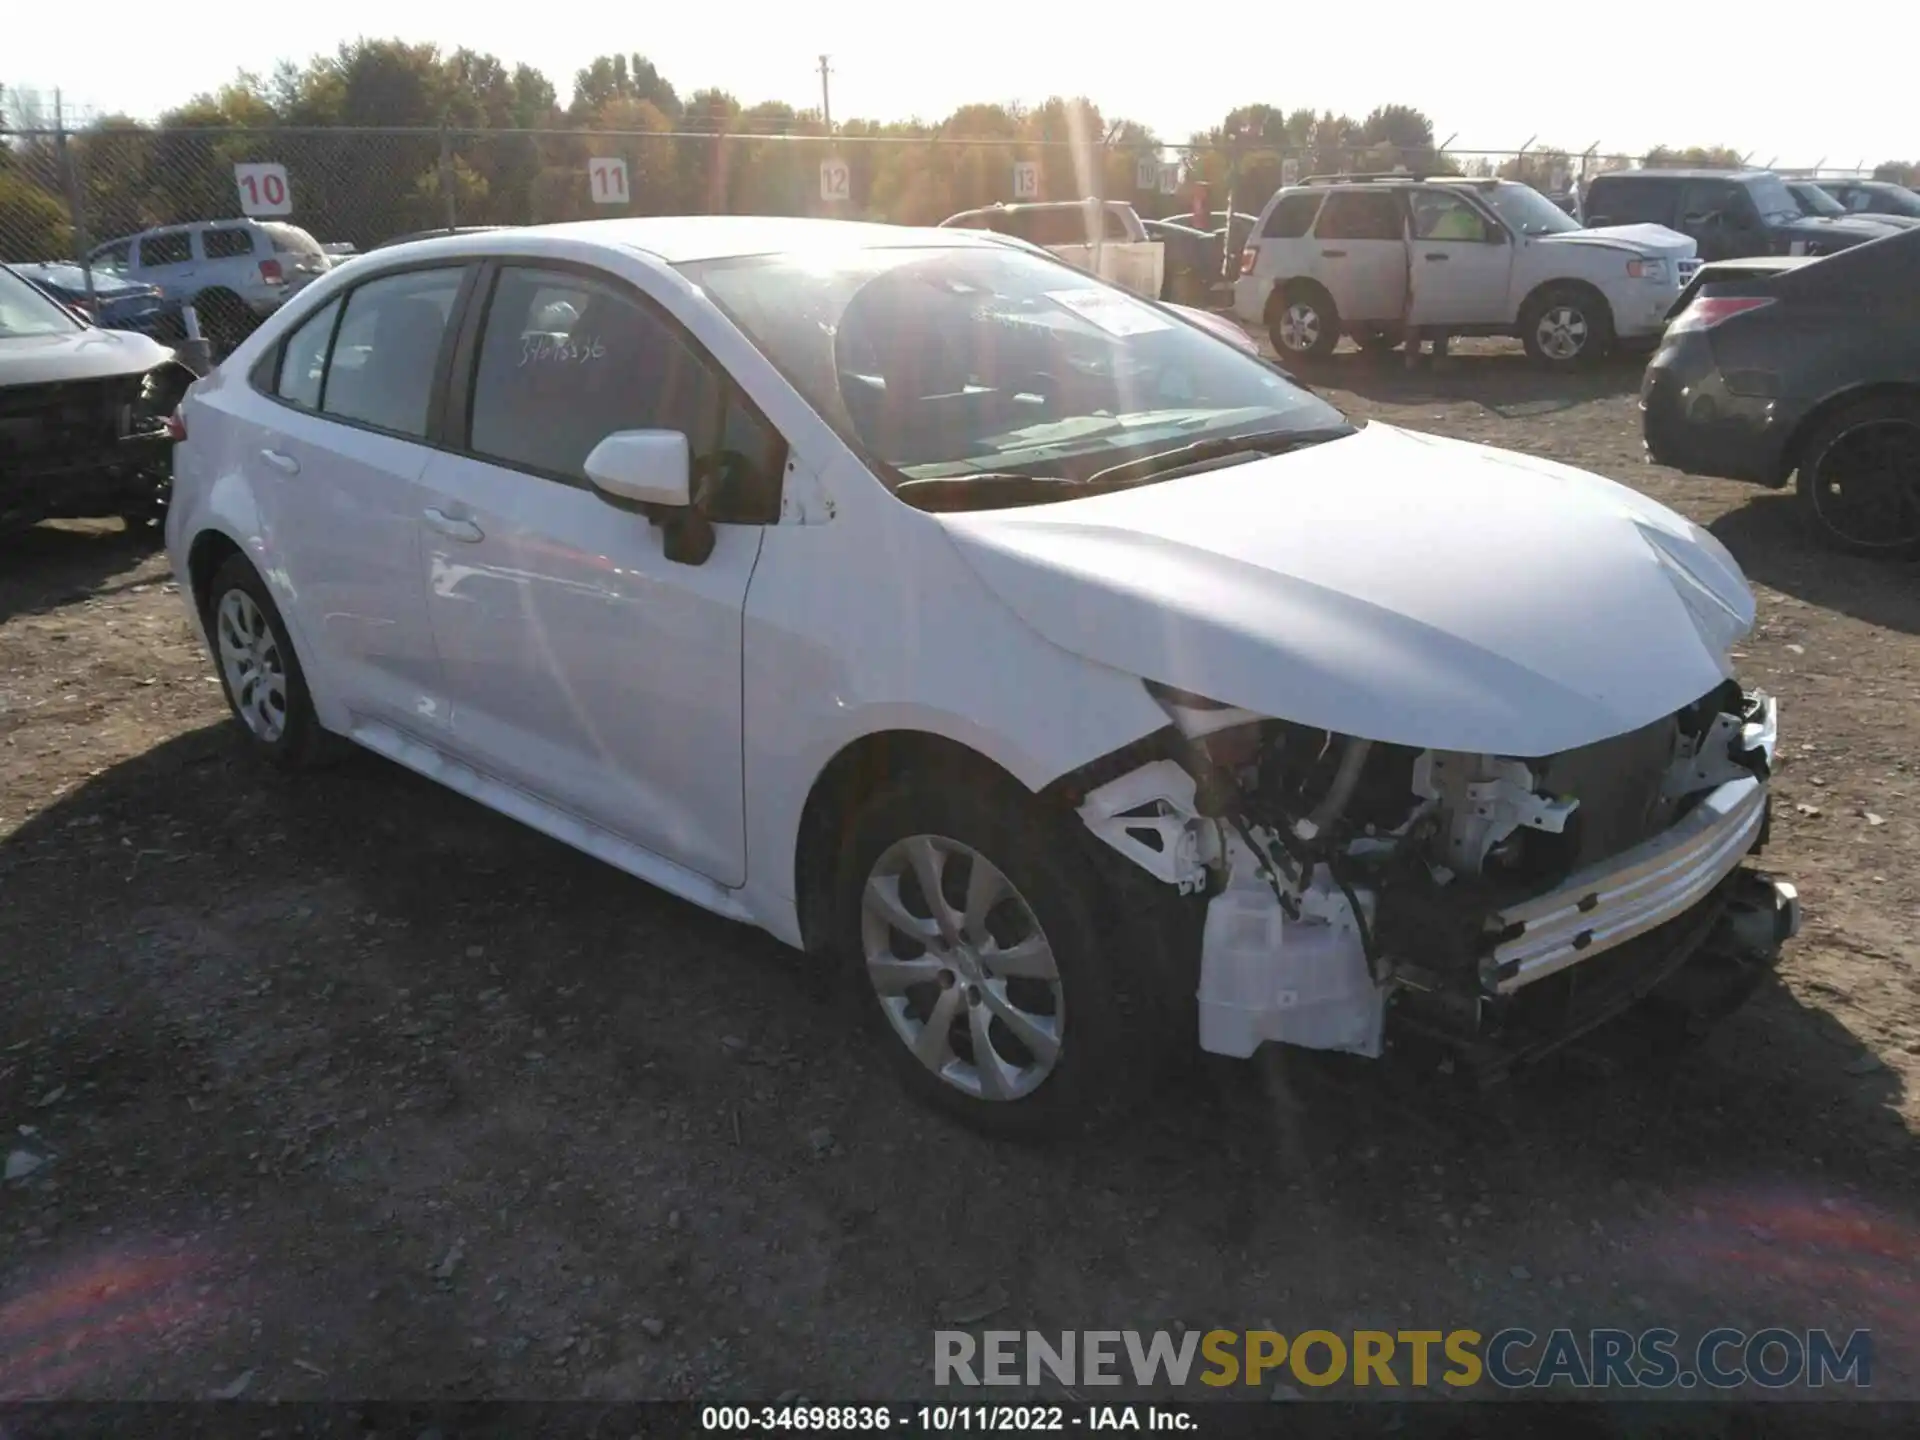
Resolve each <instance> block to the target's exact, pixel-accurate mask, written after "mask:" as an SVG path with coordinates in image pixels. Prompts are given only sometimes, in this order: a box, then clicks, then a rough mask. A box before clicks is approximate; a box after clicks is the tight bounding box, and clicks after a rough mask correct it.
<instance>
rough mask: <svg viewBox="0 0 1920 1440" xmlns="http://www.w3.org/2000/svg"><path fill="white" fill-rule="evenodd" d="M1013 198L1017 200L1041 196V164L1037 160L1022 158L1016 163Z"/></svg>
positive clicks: (1036, 198) (1035, 198)
mask: <svg viewBox="0 0 1920 1440" xmlns="http://www.w3.org/2000/svg"><path fill="white" fill-rule="evenodd" d="M1013 198H1014V199H1016V200H1038V199H1039V198H1040V166H1039V163H1038V162H1037V161H1033V160H1021V161H1019V162H1017V163H1016V164H1015V165H1014V167H1013Z"/></svg>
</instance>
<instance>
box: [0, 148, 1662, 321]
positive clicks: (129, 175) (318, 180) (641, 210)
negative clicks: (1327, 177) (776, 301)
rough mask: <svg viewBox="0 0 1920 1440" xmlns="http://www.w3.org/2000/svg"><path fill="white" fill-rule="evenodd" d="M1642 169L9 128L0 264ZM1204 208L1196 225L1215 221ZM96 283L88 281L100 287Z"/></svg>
mask: <svg viewBox="0 0 1920 1440" xmlns="http://www.w3.org/2000/svg"><path fill="white" fill-rule="evenodd" d="M1635 163H1637V162H1636V161H1635V160H1634V159H1633V158H1632V157H1628V156H1623V155H1607V154H1602V153H1600V152H1599V150H1598V147H1594V148H1592V149H1589V150H1588V151H1586V152H1585V153H1583V154H1570V153H1566V152H1562V151H1557V150H1543V149H1529V148H1528V147H1522V148H1521V149H1519V150H1479V151H1464V150H1458V149H1454V148H1451V147H1449V148H1447V149H1446V150H1444V151H1436V150H1433V149H1431V148H1421V149H1400V148H1397V147H1394V146H1381V145H1366V146H1362V145H1345V144H1328V145H1320V146H1316V147H1313V148H1311V149H1308V150H1303V151H1299V152H1289V151H1285V150H1279V149H1272V148H1260V147H1256V146H1253V145H1247V146H1243V147H1231V148H1228V147H1222V148H1207V147H1199V148H1196V147H1191V146H1167V147H1155V148H1152V149H1142V148H1140V147H1138V146H1128V145H1122V144H1112V143H1106V144H1103V143H1098V142H1096V143H1091V144H1069V143H1066V142H1054V143H1049V142H1041V141H1032V140H1025V139H1014V138H1008V139H1005V140H995V139H978V138H959V137H953V136H939V135H931V136H925V137H901V136H897V135H876V134H865V133H860V132H859V130H858V128H857V127H846V128H843V129H842V130H841V131H839V132H838V133H835V134H833V135H832V136H828V135H826V134H824V133H820V132H819V131H818V130H817V129H816V130H815V131H813V132H811V133H809V132H805V131H796V132H795V133H789V134H780V135H749V134H733V133H714V134H709V133H699V132H664V133H663V132H652V131H609V130H539V131H535V130H488V131H459V130H449V129H441V130H432V129H418V130H373V129H349V128H332V129H298V128H276V129H213V128H171V129H168V128H150V127H144V126H133V125H119V126H116V125H112V124H94V125H91V126H87V127H85V128H81V129H66V128H61V127H55V128H38V129H17V130H5V129H0V260H7V261H48V260H69V259H70V260H80V261H83V262H84V261H85V260H86V258H87V257H88V256H89V255H90V254H91V253H93V252H94V251H95V250H96V249H97V248H98V247H99V246H101V245H103V244H105V243H107V242H109V241H112V240H116V239H121V238H124V237H126V236H130V235H133V234H135V233H137V232H139V231H142V230H147V229H151V228H154V227H157V226H168V225H176V224H182V223H186V222H190V221H204V220H222V219H231V218H234V217H235V216H238V215H242V214H249V215H254V216H258V217H262V218H266V217H272V218H278V219H284V220H286V221H288V222H289V223H291V224H294V225H297V226H299V227H300V228H301V229H304V230H305V231H307V233H308V234H310V235H311V236H313V237H314V238H315V239H316V240H319V241H320V242H322V243H323V244H327V245H332V246H335V247H339V248H341V249H344V248H345V247H349V246H350V247H352V248H354V249H358V250H366V249H368V248H370V247H371V246H374V245H377V244H379V243H381V242H383V241H386V240H390V239H392V238H394V237H396V236H400V235H406V234H411V233H414V232H418V231H424V230H432V229H442V228H449V227H456V226H480V225H525V224H540V223H544V222H550V221H557V220H578V219H586V218H591V217H595V216H619V215H666V214H688V213H695V214H699V213H713V214H761V215H831V216H839V217H845V218H855V219H868V220H883V221H891V222H895V223H901V224H935V223H937V222H939V221H940V220H942V219H944V218H946V217H947V216H949V215H953V214H956V213H958V212H960V211H962V210H968V209H973V208H975V207H978V206H982V205H989V204H992V203H994V202H995V201H1008V202H1013V201H1021V200H1060V199H1069V198H1073V199H1078V198H1084V197H1086V196H1091V195H1098V196H1101V197H1104V198H1107V199H1115V200H1126V201H1130V202H1132V203H1133V204H1134V206H1135V208H1136V209H1138V210H1139V212H1140V213H1141V215H1142V216H1144V217H1147V218H1157V217H1169V218H1173V219H1176V220H1178V219H1182V218H1184V217H1186V216H1188V215H1197V214H1201V213H1204V214H1207V215H1209V216H1210V217H1211V216H1213V215H1217V213H1218V212H1219V211H1222V210H1226V209H1228V208H1231V209H1233V210H1235V211H1240V212H1253V211H1257V210H1258V209H1259V207H1260V206H1261V205H1262V204H1263V203H1264V202H1265V201H1266V199H1267V197H1268V196H1269V195H1271V194H1272V193H1273V191H1274V190H1275V189H1277V188H1279V187H1280V186H1281V185H1283V184H1288V183H1295V182H1297V181H1298V180H1300V179H1302V178H1304V177H1306V176H1308V175H1312V174H1332V173H1349V172H1366V171H1371V170H1394V169H1407V170H1412V171H1457V172H1460V173H1465V174H1469V175H1497V176H1502V177H1506V178H1512V179H1518V180H1522V181H1524V182H1526V183H1528V184H1531V185H1534V186H1535V187H1536V188H1538V189H1541V190H1543V191H1547V192H1549V193H1555V192H1564V191H1565V190H1566V189H1567V188H1568V187H1569V186H1571V185H1573V184H1574V183H1576V182H1577V180H1578V178H1579V177H1580V176H1582V175H1590V174H1593V173H1596V172H1597V171H1599V170H1603V169H1615V168H1620V167H1623V166H1630V165H1633V164H1635ZM1218 223H1219V222H1218V221H1217V220H1213V219H1211V218H1210V219H1209V220H1208V222H1207V223H1206V224H1205V225H1203V227H1202V228H1206V229H1213V228H1216V226H1217V224H1218ZM89 283H91V282H89Z"/></svg>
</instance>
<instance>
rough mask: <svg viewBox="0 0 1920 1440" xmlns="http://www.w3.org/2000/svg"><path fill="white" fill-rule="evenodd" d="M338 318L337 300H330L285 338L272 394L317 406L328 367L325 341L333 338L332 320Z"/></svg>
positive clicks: (305, 406)
mask: <svg viewBox="0 0 1920 1440" xmlns="http://www.w3.org/2000/svg"><path fill="white" fill-rule="evenodd" d="M339 318H340V302H339V301H338V300H334V301H330V302H329V303H327V304H325V305H323V306H321V307H320V308H319V309H318V310H316V311H315V312H314V313H313V315H312V316H311V317H309V318H308V319H306V320H304V321H302V322H301V324H300V328H299V329H297V330H295V331H294V332H293V334H291V335H289V336H288V337H287V344H286V349H285V350H283V351H282V352H281V357H280V375H279V378H278V380H277V381H276V383H275V384H274V387H273V389H274V394H276V395H278V396H279V397H280V398H281V399H282V400H284V401H286V402H287V403H288V404H289V405H298V406H299V407H300V408H301V409H302V410H318V409H319V408H320V386H321V382H322V381H323V379H324V378H325V376H326V370H327V343H328V342H329V341H330V340H332V339H333V322H334V321H335V320H337V319H339Z"/></svg>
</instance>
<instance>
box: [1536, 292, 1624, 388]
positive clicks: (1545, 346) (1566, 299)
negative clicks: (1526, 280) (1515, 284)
mask: <svg viewBox="0 0 1920 1440" xmlns="http://www.w3.org/2000/svg"><path fill="white" fill-rule="evenodd" d="M1520 340H1521V343H1522V344H1524V345H1525V346H1526V347H1527V354H1528V356H1529V357H1530V358H1531V359H1532V360H1533V362H1534V363H1535V364H1536V365H1545V366H1546V367H1547V368H1548V369H1550V370H1572V369H1576V368H1578V367H1579V366H1582V365H1586V364H1590V363H1591V362H1593V361H1596V360H1600V359H1603V358H1604V357H1605V356H1606V355H1607V354H1608V353H1609V352H1610V351H1611V350H1612V349H1613V313H1612V312H1611V311H1610V310H1609V309H1608V308H1607V302H1606V301H1605V300H1603V299H1602V298H1601V297H1600V296H1599V295H1597V294H1594V293H1593V292H1591V291H1588V290H1584V289H1582V288H1581V287H1579V286H1577V285H1558V286H1555V287H1553V288H1552V289H1549V290H1546V291H1543V292H1542V293H1541V294H1539V295H1537V296H1535V297H1534V298H1533V299H1532V300H1530V301H1529V302H1528V303H1527V308H1526V311H1525V313H1523V314H1522V315H1521V317H1520Z"/></svg>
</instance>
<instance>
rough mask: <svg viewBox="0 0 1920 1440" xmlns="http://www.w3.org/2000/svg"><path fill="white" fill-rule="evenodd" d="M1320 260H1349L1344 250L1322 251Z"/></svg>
mask: <svg viewBox="0 0 1920 1440" xmlns="http://www.w3.org/2000/svg"><path fill="white" fill-rule="evenodd" d="M1320 258H1321V259H1323V260H1344V259H1346V258H1347V252H1346V251H1344V250H1322V251H1321V252H1320Z"/></svg>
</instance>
